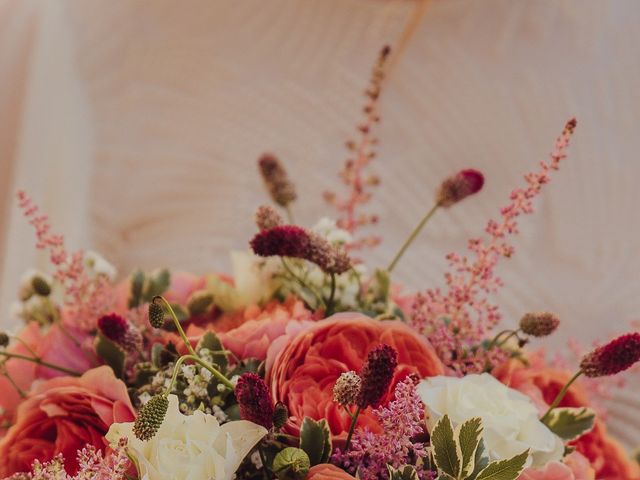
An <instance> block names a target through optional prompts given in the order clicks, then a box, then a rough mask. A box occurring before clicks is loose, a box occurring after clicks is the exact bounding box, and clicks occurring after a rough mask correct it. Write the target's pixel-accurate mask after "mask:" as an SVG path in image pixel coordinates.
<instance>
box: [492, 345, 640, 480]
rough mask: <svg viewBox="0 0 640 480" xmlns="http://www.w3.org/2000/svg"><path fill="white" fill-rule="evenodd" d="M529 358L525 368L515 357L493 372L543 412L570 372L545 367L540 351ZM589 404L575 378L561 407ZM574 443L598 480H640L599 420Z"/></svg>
mask: <svg viewBox="0 0 640 480" xmlns="http://www.w3.org/2000/svg"><path fill="white" fill-rule="evenodd" d="M528 360H529V363H530V365H529V366H528V367H527V366H524V365H523V364H522V362H519V361H517V360H510V361H508V362H506V363H505V364H504V365H501V366H500V367H498V368H496V369H495V370H494V371H493V372H492V373H493V375H494V376H495V377H496V378H497V379H498V380H500V381H501V382H503V383H504V384H505V385H508V386H509V387H511V388H515V389H516V390H519V391H521V392H522V393H524V394H526V395H528V396H529V397H531V398H532V399H533V401H534V402H536V404H537V405H538V407H539V409H540V411H541V413H542V412H544V411H545V410H546V409H547V408H548V405H549V404H550V403H551V402H552V401H553V399H554V398H555V397H556V395H557V394H558V392H559V391H560V389H561V388H562V387H563V386H564V385H565V383H566V382H567V381H568V380H569V379H570V378H571V375H572V374H571V372H568V371H565V370H560V369H557V368H553V367H550V366H548V365H547V364H546V363H545V361H544V355H543V354H542V352H536V353H534V354H533V355H531V356H530V357H529V359H528ZM589 404H590V402H589V397H588V394H587V392H586V391H585V389H584V388H583V387H582V385H581V384H580V381H578V382H576V383H574V384H573V385H572V386H571V387H570V388H569V391H568V393H567V395H566V396H565V397H564V399H563V400H562V403H561V404H560V406H561V407H586V406H589ZM573 446H575V447H576V450H577V451H578V452H580V453H581V454H582V455H584V456H585V457H586V458H587V459H588V460H589V462H590V464H591V466H592V467H593V469H594V470H595V471H596V478H597V479H598V480H640V467H639V466H638V464H637V463H636V462H634V461H632V460H631V459H629V458H628V457H627V455H626V453H625V452H624V449H623V448H622V446H621V445H620V444H619V443H618V442H617V441H615V440H614V439H612V438H611V437H610V436H609V435H608V434H607V429H606V426H605V424H604V422H602V421H601V420H596V425H595V427H594V429H593V430H592V431H591V432H589V433H587V434H585V435H583V436H582V437H580V438H579V439H578V440H577V441H575V442H573Z"/></svg>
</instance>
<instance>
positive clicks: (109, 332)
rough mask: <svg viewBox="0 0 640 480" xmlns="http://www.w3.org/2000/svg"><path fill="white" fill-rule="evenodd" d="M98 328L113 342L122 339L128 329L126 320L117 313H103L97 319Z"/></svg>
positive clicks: (118, 341)
mask: <svg viewBox="0 0 640 480" xmlns="http://www.w3.org/2000/svg"><path fill="white" fill-rule="evenodd" d="M98 329H99V330H100V333H102V335H104V336H105V337H107V338H108V339H109V340H111V341H112V342H115V343H120V342H122V341H123V340H124V338H125V336H126V335H127V330H129V325H128V323H127V321H126V320H125V319H124V318H123V317H122V316H120V315H118V314H117V313H110V314H108V315H103V316H102V317H100V318H99V319H98Z"/></svg>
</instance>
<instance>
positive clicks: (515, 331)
mask: <svg viewBox="0 0 640 480" xmlns="http://www.w3.org/2000/svg"><path fill="white" fill-rule="evenodd" d="M519 331H520V330H519V329H518V330H514V331H512V332H511V333H510V334H509V335H507V338H505V339H504V340H501V341H500V343H498V346H499V347H501V346H503V345H504V344H505V343H507V342H508V341H509V339H510V338H511V337H513V336H514V335H516V336H517V335H518V332H519Z"/></svg>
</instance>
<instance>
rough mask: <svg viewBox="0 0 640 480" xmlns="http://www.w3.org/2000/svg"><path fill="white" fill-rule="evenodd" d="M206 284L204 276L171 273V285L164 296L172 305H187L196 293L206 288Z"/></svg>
mask: <svg viewBox="0 0 640 480" xmlns="http://www.w3.org/2000/svg"><path fill="white" fill-rule="evenodd" d="M206 283H207V281H206V279H205V277H203V276H196V275H193V274H191V273H186V272H171V285H170V286H169V289H168V290H167V291H166V292H164V294H163V296H164V298H166V299H167V301H168V302H170V303H178V304H180V305H186V304H187V302H188V301H189V297H191V295H192V294H193V293H194V292H197V291H198V290H202V289H203V288H205V286H206Z"/></svg>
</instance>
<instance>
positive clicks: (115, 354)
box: [96, 334, 126, 378]
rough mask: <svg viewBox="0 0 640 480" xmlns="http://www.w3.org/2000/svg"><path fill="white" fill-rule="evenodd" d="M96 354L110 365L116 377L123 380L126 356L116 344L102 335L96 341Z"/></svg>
mask: <svg viewBox="0 0 640 480" xmlns="http://www.w3.org/2000/svg"><path fill="white" fill-rule="evenodd" d="M96 354H97V355H98V356H99V357H100V358H101V359H102V360H104V363H105V364H107V365H109V366H110V367H111V369H112V370H113V373H114V374H115V376H116V377H118V378H122V375H123V374H124V362H125V358H126V355H125V353H124V352H123V351H122V350H121V349H120V347H118V346H117V345H116V344H115V343H113V342H112V341H111V340H109V339H108V338H106V337H104V336H103V335H101V334H98V337H97V339H96Z"/></svg>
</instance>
